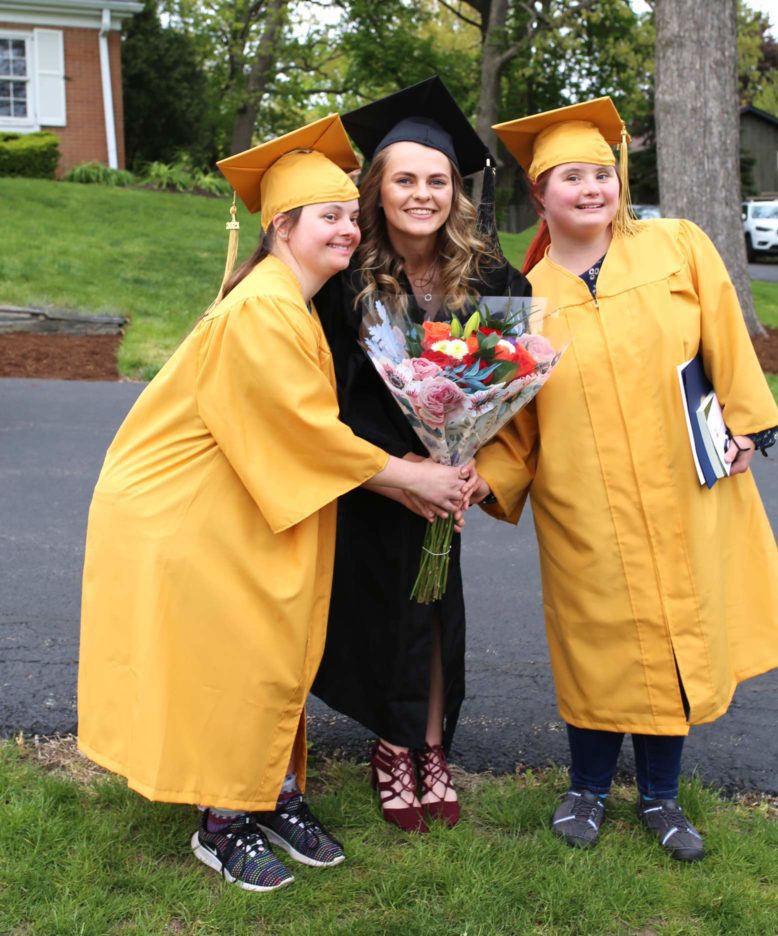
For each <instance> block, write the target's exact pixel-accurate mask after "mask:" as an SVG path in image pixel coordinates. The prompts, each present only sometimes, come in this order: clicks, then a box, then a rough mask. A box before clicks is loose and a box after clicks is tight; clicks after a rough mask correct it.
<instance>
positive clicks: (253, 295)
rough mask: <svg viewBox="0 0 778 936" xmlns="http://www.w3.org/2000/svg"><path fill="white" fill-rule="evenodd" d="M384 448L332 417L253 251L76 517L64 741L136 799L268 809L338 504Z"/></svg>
mask: <svg viewBox="0 0 778 936" xmlns="http://www.w3.org/2000/svg"><path fill="white" fill-rule="evenodd" d="M387 459H388V456H387V455H386V454H385V453H384V452H382V451H381V450H380V449H379V448H376V447H375V446H373V445H371V444H370V443H368V442H365V441H364V440H362V439H360V438H358V437H356V436H355V435H354V434H353V433H352V432H351V430H350V429H349V428H348V427H347V426H345V425H344V424H343V423H341V422H340V421H339V420H338V403H337V397H336V392H335V377H334V371H333V367H332V361H331V357H330V351H329V347H328V346H327V342H326V339H325V338H324V334H323V332H322V330H321V327H320V325H319V322H318V319H317V318H316V317H315V315H312V314H310V313H309V312H308V310H307V309H306V307H305V304H304V302H303V299H302V295H301V293H300V288H299V286H298V283H297V280H296V279H295V277H294V276H293V274H292V273H291V271H290V270H289V269H288V268H287V267H286V266H285V265H284V264H283V263H281V262H280V261H279V260H277V259H275V258H273V257H268V258H267V259H265V260H263V261H262V262H261V263H260V264H258V266H257V267H256V268H255V269H254V270H253V271H252V272H251V273H250V274H249V275H248V276H247V277H246V278H245V279H244V280H243V281H242V282H241V283H240V284H239V285H238V286H237V287H236V288H235V289H234V290H233V292H231V293H230V294H229V295H228V296H227V297H226V299H225V300H223V301H222V302H221V303H220V304H219V305H218V306H217V307H216V308H215V309H214V310H213V311H211V312H210V313H209V314H208V315H207V316H205V317H204V318H203V319H202V320H201V321H200V322H198V324H197V325H196V327H195V328H194V330H193V331H192V332H191V333H190V335H189V336H188V337H187V338H186V340H185V341H184V342H183V343H182V345H181V346H180V347H179V348H178V350H177V351H176V352H175V354H174V355H173V356H172V357H171V359H170V360H169V361H168V362H167V364H166V365H165V366H164V367H163V368H162V370H161V371H160V373H159V374H158V375H157V377H155V379H154V380H153V381H152V382H151V383H150V384H149V386H148V387H147V388H146V390H144V392H143V393H142V394H141V396H140V398H139V399H138V401H137V403H136V404H135V406H134V407H133V408H132V410H131V412H130V413H129V415H128V416H127V418H126V420H125V421H124V423H123V425H122V426H121V428H120V429H119V431H118V433H117V435H116V438H115V439H114V441H113V443H112V444H111V447H110V448H109V450H108V454H107V456H106V459H105V463H104V465H103V469H102V472H101V474H100V477H99V480H98V482H97V487H96V489H95V492H94V498H93V501H92V505H91V508H90V512H89V525H88V531H87V542H86V558H85V564H84V581H83V599H82V602H83V604H82V623H81V660H80V669H79V686H78V714H79V746H80V748H81V750H82V751H83V752H84V753H85V754H86V755H87V756H88V757H90V758H92V759H93V760H94V761H96V762H97V763H98V764H101V765H102V766H104V767H107V768H108V769H109V770H112V771H115V772H116V773H119V774H122V775H123V776H125V777H127V779H128V782H129V785H130V787H132V788H133V789H134V790H137V791H138V792H139V793H141V794H143V795H144V796H146V797H148V798H149V799H153V800H163V801H167V802H177V803H178V802H181V803H201V804H206V805H211V806H221V807H222V808H231V809H246V810H253V809H257V810H260V809H272V808H274V807H275V803H276V799H277V796H278V793H279V791H280V788H281V784H282V782H283V778H284V774H285V772H286V768H287V765H288V762H289V758H290V754H291V753H292V750H293V748H296V752H297V754H298V780H299V783H300V786H301V788H302V789H304V787H305V731H304V720H305V715H304V704H305V699H306V696H307V694H308V690H309V688H310V686H311V683H312V681H313V678H314V676H315V674H316V669H317V667H318V664H319V660H320V658H321V654H322V650H323V647H324V638H325V630H326V621H327V610H328V604H329V596H330V585H331V578H332V565H333V554H334V544H335V516H336V499H337V498H338V496H339V495H341V494H344V493H345V492H346V491H349V490H350V489H352V488H354V487H356V486H357V485H359V484H361V483H362V482H364V481H366V480H367V479H369V478H371V477H372V476H373V475H375V474H376V473H377V472H378V471H379V470H380V469H382V468H383V467H384V466H385V464H386V462H387Z"/></svg>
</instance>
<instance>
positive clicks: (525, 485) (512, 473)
mask: <svg viewBox="0 0 778 936" xmlns="http://www.w3.org/2000/svg"><path fill="white" fill-rule="evenodd" d="M537 449H538V423H537V414H536V410H535V404H534V403H530V404H529V405H528V406H526V407H525V408H524V409H523V410H522V411H521V412H520V413H518V414H517V415H516V416H514V417H513V419H511V420H510V421H509V422H508V423H506V424H505V426H503V428H502V429H501V430H500V431H499V432H498V433H497V435H496V436H495V437H494V438H493V439H492V440H491V442H487V444H486V445H485V446H484V447H483V448H482V449H481V450H480V451H479V452H478V454H477V455H476V457H475V463H476V468H477V469H478V473H479V474H480V475H481V477H482V478H483V479H484V480H485V481H486V483H487V484H488V485H489V487H490V488H491V491H492V494H494V496H495V497H496V498H497V503H496V504H493V505H491V506H488V507H484V510H486V511H487V513H489V514H491V515H492V516H493V517H496V518H497V519H498V520H506V521H507V522H508V523H518V522H519V517H520V516H521V512H522V510H523V508H524V503H525V502H526V500H527V495H528V494H529V489H530V485H531V484H532V479H533V478H534V477H535V468H536V465H537Z"/></svg>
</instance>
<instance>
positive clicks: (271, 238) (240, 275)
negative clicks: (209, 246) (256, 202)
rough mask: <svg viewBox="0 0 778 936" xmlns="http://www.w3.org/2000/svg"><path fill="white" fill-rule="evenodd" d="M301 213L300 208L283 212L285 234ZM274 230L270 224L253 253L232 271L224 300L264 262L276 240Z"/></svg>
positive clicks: (225, 288)
mask: <svg viewBox="0 0 778 936" xmlns="http://www.w3.org/2000/svg"><path fill="white" fill-rule="evenodd" d="M302 213H303V209H302V208H290V209H289V211H284V212H283V216H284V221H283V222H282V226H283V228H284V231H286V233H287V234H288V233H291V232H292V231H293V230H294V229H295V227H296V226H297V222H298V221H299V220H300V215H301V214H302ZM276 230H277V228H276V226H275V225H273V224H271V225H270V227H269V228H268V229H267V230H266V231H263V232H262V234H261V236H260V239H259V244H258V245H257V248H256V249H255V251H254V253H252V254H251V256H250V257H249V258H248V259H247V260H244V261H243V263H241V265H240V266H239V267H238V268H237V269H236V270H234V271H233V273H232V275H231V276H230V278H229V279H228V280H227V282H226V283H225V285H224V291H223V293H222V298H224V296H226V295H227V294H228V293H230V292H232V290H233V289H235V287H236V286H237V285H238V283H239V282H240V281H241V280H243V279H245V278H246V277H247V276H248V275H249V273H251V271H252V270H253V269H254V267H255V266H256V265H257V264H258V263H259V262H260V261H261V260H264V259H265V257H266V256H267V255H268V254H269V253H270V252H271V251H272V249H273V244H274V243H275V240H276Z"/></svg>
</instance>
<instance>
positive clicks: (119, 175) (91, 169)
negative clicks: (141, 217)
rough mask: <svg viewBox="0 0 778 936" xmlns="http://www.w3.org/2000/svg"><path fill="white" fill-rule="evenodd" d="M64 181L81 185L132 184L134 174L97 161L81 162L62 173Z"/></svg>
mask: <svg viewBox="0 0 778 936" xmlns="http://www.w3.org/2000/svg"><path fill="white" fill-rule="evenodd" d="M63 178H64V180H65V182H80V183H81V184H82V185H112V186H125V185H133V184H134V182H135V176H134V175H133V174H132V173H131V172H127V170H126V169H111V168H110V167H109V166H104V165H103V164H102V163H99V162H82V163H79V164H78V165H77V166H74V167H73V168H72V169H70V170H69V171H68V172H66V173H65V175H64V177H63Z"/></svg>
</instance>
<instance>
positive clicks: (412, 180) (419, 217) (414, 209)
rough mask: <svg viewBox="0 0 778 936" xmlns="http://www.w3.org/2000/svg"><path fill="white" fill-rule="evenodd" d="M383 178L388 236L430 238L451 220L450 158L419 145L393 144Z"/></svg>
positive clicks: (388, 153) (408, 143) (383, 198)
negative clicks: (449, 218) (400, 235)
mask: <svg viewBox="0 0 778 936" xmlns="http://www.w3.org/2000/svg"><path fill="white" fill-rule="evenodd" d="M384 152H385V153H386V164H385V166H384V171H383V175H382V176H381V206H382V207H383V209H384V217H385V218H386V226H387V230H388V232H389V233H390V235H391V233H392V232H393V231H394V232H396V233H399V234H402V235H404V236H405V237H408V236H410V237H429V236H430V235H431V234H435V233H436V232H437V231H439V230H440V228H442V227H443V225H444V224H445V223H446V221H447V220H448V216H449V214H450V213H451V204H452V199H453V187H452V180H451V163H450V162H449V160H448V157H447V156H444V155H443V153H441V152H439V151H438V150H436V149H431V148H430V147H429V146H422V145H421V144H420V143H411V142H405V141H403V142H401V143H393V144H392V145H391V146H388V147H387V148H386V150H384Z"/></svg>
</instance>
